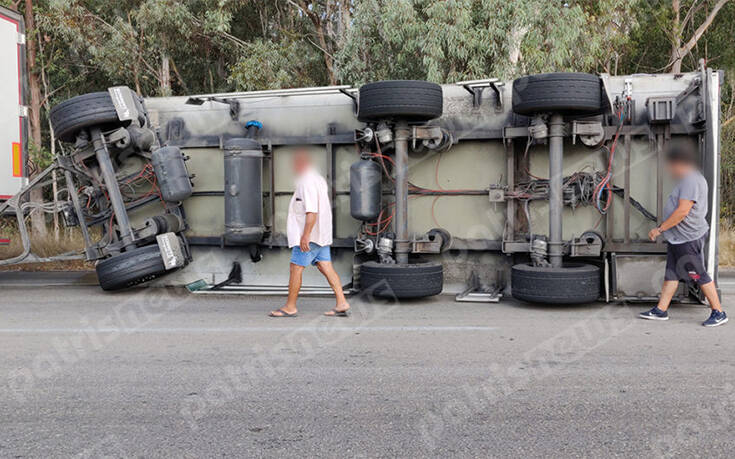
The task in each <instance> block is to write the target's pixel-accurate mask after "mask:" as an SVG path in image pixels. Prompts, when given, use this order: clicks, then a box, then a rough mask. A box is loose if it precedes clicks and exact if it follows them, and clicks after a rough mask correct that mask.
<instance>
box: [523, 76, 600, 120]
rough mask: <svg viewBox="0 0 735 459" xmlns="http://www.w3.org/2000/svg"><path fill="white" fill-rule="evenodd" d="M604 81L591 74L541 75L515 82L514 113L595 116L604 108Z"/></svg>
mask: <svg viewBox="0 0 735 459" xmlns="http://www.w3.org/2000/svg"><path fill="white" fill-rule="evenodd" d="M602 99H603V93H602V81H601V80H600V78H599V77H598V76H595V75H590V74H589V73H542V74H539V75H529V76H525V77H522V78H518V79H517V80H515V81H514V82H513V112H515V113H517V114H519V115H536V114H539V113H561V114H564V115H584V114H588V115H592V114H596V113H600V112H601V110H602V108H603V102H602Z"/></svg>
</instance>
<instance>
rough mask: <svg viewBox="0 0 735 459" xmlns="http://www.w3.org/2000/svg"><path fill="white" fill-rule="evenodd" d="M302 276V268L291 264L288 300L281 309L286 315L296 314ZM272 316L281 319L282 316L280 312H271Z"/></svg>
mask: <svg viewBox="0 0 735 459" xmlns="http://www.w3.org/2000/svg"><path fill="white" fill-rule="evenodd" d="M303 274H304V267H303V266H299V265H296V264H293V263H291V269H290V275H289V278H288V299H286V305H285V306H284V307H283V308H282V309H283V310H284V311H286V312H287V313H288V314H296V312H297V311H298V309H296V301H297V300H298V299H299V290H301V279H302V277H303ZM271 315H272V316H277V317H281V316H283V315H284V314H283V313H282V312H281V311H278V310H276V311H273V312H271Z"/></svg>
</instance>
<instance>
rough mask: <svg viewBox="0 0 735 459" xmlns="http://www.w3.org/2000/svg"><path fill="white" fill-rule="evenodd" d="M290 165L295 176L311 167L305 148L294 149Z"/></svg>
mask: <svg viewBox="0 0 735 459" xmlns="http://www.w3.org/2000/svg"><path fill="white" fill-rule="evenodd" d="M291 166H292V167H293V172H294V174H296V175H297V176H299V175H302V174H303V173H304V172H306V171H307V170H309V168H310V167H311V157H310V156H309V153H307V152H306V150H296V152H295V153H294V155H293V158H292V163H291Z"/></svg>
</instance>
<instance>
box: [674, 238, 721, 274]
mask: <svg viewBox="0 0 735 459" xmlns="http://www.w3.org/2000/svg"><path fill="white" fill-rule="evenodd" d="M706 237H707V236H706V235H705V236H702V238H700V239H697V240H696V241H689V242H685V243H683V244H667V249H666V274H665V277H664V279H665V280H667V281H674V280H676V281H685V282H694V283H696V284H698V285H704V284H709V283H710V282H712V278H711V277H709V274H707V270H706V269H705V268H704V254H703V251H704V240H705V238H706Z"/></svg>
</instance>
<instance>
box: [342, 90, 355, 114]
mask: <svg viewBox="0 0 735 459" xmlns="http://www.w3.org/2000/svg"><path fill="white" fill-rule="evenodd" d="M339 92H341V93H342V94H344V95H345V96H347V97H349V98H350V99H352V109H353V111H354V113H355V115H357V111H358V104H359V101H358V99H357V96H356V95H355V94H353V93H352V92H350V90H349V89H346V88H339Z"/></svg>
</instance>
